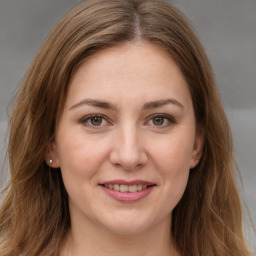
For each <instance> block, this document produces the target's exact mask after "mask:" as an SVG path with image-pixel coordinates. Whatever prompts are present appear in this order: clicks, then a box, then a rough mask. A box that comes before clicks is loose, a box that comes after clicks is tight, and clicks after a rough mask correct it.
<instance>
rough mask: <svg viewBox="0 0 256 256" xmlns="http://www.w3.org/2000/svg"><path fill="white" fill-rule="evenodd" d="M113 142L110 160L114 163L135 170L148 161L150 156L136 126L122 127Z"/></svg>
mask: <svg viewBox="0 0 256 256" xmlns="http://www.w3.org/2000/svg"><path fill="white" fill-rule="evenodd" d="M112 143H113V144H112V145H113V146H112V149H111V153H110V162H111V163H112V164H113V165H115V166H119V167H122V168H123V169H125V170H134V169H138V168H139V167H142V166H144V165H145V164H146V163H147V161H148V156H147V153H146V151H145V148H144V144H143V142H142V137H141V136H140V133H139V131H138V129H137V128H136V127H132V126H131V125H130V126H126V127H120V129H117V131H116V134H115V138H114V139H113V142H112Z"/></svg>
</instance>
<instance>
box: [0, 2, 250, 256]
mask: <svg viewBox="0 0 256 256" xmlns="http://www.w3.org/2000/svg"><path fill="white" fill-rule="evenodd" d="M9 163H10V170H11V180H10V185H9V187H8V189H6V197H5V200H4V202H3V205H2V207H1V212H0V230H1V231H0V233H1V247H0V248H1V249H0V254H1V255H3V256H7V255H8V256H10V255H12V256H16V255H17V256H18V255H23V256H28V255H29V256H31V255H60V256H67V255H75V256H78V255H117V254H118V255H120V254H122V255H207V256H208V255H209V256H210V255H233V256H236V255H237V256H238V255H239V256H241V255H249V252H248V250H247V248H246V245H245V242H244V238H243V234H242V225H241V206H240V201H239V196H238V193H237V189H236V186H235V182H234V173H233V163H232V138H231V133H230V128H229V125H228V122H227V119H226V116H225V114H224V112H223V108H222V106H221V103H220V99H219V96H218V92H217V89H216V86H215V81H214V77H213V73H212V69H211V65H210V63H209V61H208V59H207V57H206V55H205V52H204V50H203V48H202V46H201V44H200V42H199V41H198V39H197V37H196V36H195V34H194V33H193V31H192V30H191V28H190V27H189V26H188V24H187V22H186V21H185V20H184V18H182V15H181V14H180V13H179V12H178V11H177V10H175V9H174V8H173V7H172V6H170V5H169V4H167V3H166V2H163V1H160V0H157V1H155V0H146V1H144V0H143V1H142V0H125V1H120V0H89V1H86V2H84V3H82V4H80V5H78V6H77V7H75V8H74V9H73V10H71V11H70V12H69V13H68V14H67V15H66V16H65V17H64V19H62V21H61V22H60V23H59V25H58V26H57V27H56V28H55V29H54V30H53V32H52V33H51V34H50V36H49V37H48V39H47V40H46V42H45V44H44V45H43V46H42V48H41V49H40V51H39V52H38V54H37V56H36V58H35V60H34V62H33V63H32V65H31V67H30V69H29V70H28V72H27V74H26V77H25V79H24V81H23V85H22V87H21V88H20V90H19V92H18V95H17V98H16V101H15V105H14V109H13V113H12V116H11V119H10V140H9Z"/></svg>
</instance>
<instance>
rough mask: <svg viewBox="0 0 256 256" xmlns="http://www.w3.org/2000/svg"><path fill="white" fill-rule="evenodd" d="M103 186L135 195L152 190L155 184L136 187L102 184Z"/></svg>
mask: <svg viewBox="0 0 256 256" xmlns="http://www.w3.org/2000/svg"><path fill="white" fill-rule="evenodd" d="M100 185H101V186H104V187H105V188H108V189H112V190H115V191H119V192H122V193H127V192H128V193H135V192H139V191H142V190H144V189H147V188H150V187H153V186H155V184H152V185H143V184H134V185H126V184H100Z"/></svg>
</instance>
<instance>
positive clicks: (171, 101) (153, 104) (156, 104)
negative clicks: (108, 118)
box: [70, 99, 184, 110]
mask: <svg viewBox="0 0 256 256" xmlns="http://www.w3.org/2000/svg"><path fill="white" fill-rule="evenodd" d="M167 104H173V105H175V106H177V107H179V108H182V109H183V108H184V106H183V105H182V104H181V103H180V102H179V101H177V100H175V99H164V100H156V101H151V102H148V103H145V104H144V106H143V108H142V109H143V110H148V109H153V108H159V107H162V106H165V105H167ZM82 105H90V106H93V107H96V108H103V109H111V110H116V109H117V108H116V107H115V106H114V105H112V104H111V103H108V102H105V101H101V100H96V99H84V100H81V101H79V102H78V103H76V104H74V105H73V106H72V107H70V110H71V109H74V108H77V107H79V106H82Z"/></svg>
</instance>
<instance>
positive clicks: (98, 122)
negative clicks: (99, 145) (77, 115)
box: [80, 114, 109, 128]
mask: <svg viewBox="0 0 256 256" xmlns="http://www.w3.org/2000/svg"><path fill="white" fill-rule="evenodd" d="M80 122H81V123H82V124H84V125H86V126H89V127H93V128H100V127H104V126H107V125H108V124H109V123H108V121H107V120H106V118H105V117H104V116H102V115H99V114H93V115H88V116H85V117H83V118H82V119H81V120H80Z"/></svg>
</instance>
